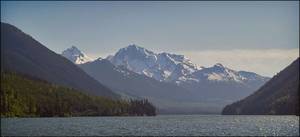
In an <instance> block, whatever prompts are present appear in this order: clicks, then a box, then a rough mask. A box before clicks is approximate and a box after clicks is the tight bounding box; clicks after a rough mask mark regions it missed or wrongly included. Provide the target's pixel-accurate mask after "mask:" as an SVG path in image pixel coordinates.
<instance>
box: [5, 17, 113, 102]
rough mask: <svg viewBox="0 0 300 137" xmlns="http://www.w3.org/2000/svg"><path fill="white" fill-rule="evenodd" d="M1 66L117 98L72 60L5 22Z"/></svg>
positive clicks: (95, 93) (8, 69)
mask: <svg viewBox="0 0 300 137" xmlns="http://www.w3.org/2000/svg"><path fill="white" fill-rule="evenodd" d="M1 70H5V71H13V72H18V73H22V74H27V75H30V76H34V77H37V78H40V79H44V80H47V81H48V82H51V83H55V84H57V85H60V86H64V87H70V88H75V89H77V90H81V91H84V92H86V93H90V94H93V95H100V96H106V97H111V98H119V95H118V94H115V93H114V92H113V91H111V90H110V89H109V88H107V87H105V86H103V85H102V84H101V83H99V82H97V81H96V80H95V79H93V78H91V77H90V76H89V75H87V74H86V73H85V72H84V71H83V70H81V69H80V68H79V67H77V66H76V65H74V64H73V63H72V62H71V61H69V60H67V59H66V58H64V57H62V56H60V55H58V54H56V53H55V52H53V51H51V50H49V49H48V48H47V47H45V46H44V45H42V44H41V43H40V42H38V41H37V40H35V39H34V38H32V37H31V36H30V35H28V34H26V33H24V32H22V31H21V30H19V29H18V28H16V27H15V26H12V25H10V24H7V23H1Z"/></svg>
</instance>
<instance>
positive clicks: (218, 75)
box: [107, 44, 264, 84]
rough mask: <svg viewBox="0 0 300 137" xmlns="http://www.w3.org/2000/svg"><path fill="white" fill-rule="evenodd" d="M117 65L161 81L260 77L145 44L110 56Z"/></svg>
mask: <svg viewBox="0 0 300 137" xmlns="http://www.w3.org/2000/svg"><path fill="white" fill-rule="evenodd" d="M107 59H108V60H110V61H111V63H112V64H114V65H115V66H123V67H125V68H127V69H129V70H131V71H133V72H136V73H138V74H142V75H145V76H148V77H151V78H154V79H156V80H158V81H166V82H175V83H177V84H178V83H181V82H189V81H193V82H199V81H203V80H204V81H231V82H232V81H234V82H239V83H243V82H244V81H249V80H256V79H261V78H264V77H259V75H257V74H256V75H254V74H255V73H250V72H249V73H248V72H242V71H241V72H239V71H235V70H232V69H229V68H227V67H225V66H224V65H222V64H221V63H216V64H215V65H214V66H212V67H208V68H206V67H197V65H195V64H193V63H192V62H191V61H190V60H189V59H188V58H186V57H185V56H184V55H177V54H170V53H166V52H162V53H155V52H153V51H150V50H147V49H145V48H143V47H140V46H137V45H135V44H131V45H129V46H127V47H125V48H122V49H120V50H119V51H118V52H117V53H116V54H115V55H114V56H109V57H107Z"/></svg>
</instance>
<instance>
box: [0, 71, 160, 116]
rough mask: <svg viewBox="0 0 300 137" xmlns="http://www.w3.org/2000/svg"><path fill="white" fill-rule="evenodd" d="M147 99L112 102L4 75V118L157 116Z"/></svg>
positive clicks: (76, 91)
mask: <svg viewBox="0 0 300 137" xmlns="http://www.w3.org/2000/svg"><path fill="white" fill-rule="evenodd" d="M155 114H156V113H155V107H154V106H153V105H152V104H150V103H149V102H148V101H147V100H130V101H125V100H113V99H110V98H106V97H101V96H90V95H88V94H86V93H83V92H81V91H78V90H75V89H72V88H66V87H62V86H58V85H55V84H51V83H48V82H47V81H44V80H41V79H38V78H35V77H32V76H28V75H24V74H17V73H12V72H1V117H36V116H39V117H53V116H127V115H139V116H142V115H148V116H152V115H155Z"/></svg>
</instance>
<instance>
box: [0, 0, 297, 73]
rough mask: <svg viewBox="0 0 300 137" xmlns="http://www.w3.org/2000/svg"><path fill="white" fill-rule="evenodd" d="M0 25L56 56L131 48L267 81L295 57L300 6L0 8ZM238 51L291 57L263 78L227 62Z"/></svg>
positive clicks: (7, 5)
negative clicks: (18, 31) (70, 51)
mask: <svg viewBox="0 0 300 137" xmlns="http://www.w3.org/2000/svg"><path fill="white" fill-rule="evenodd" d="M1 21H2V22H7V23H10V24H13V25H15V26H17V27H18V28H20V29H22V30H23V31H24V32H26V33H28V34H30V35H32V36H33V37H34V38H36V39H37V40H38V41H40V42H41V43H43V44H44V45H45V46H47V47H48V48H50V49H51V50H54V51H55V52H57V53H60V52H61V51H62V50H64V49H66V48H68V47H70V46H71V45H75V46H77V47H78V48H80V49H82V50H83V51H84V52H85V53H87V54H88V55H90V56H92V57H94V58H95V57H98V56H102V57H105V56H107V55H108V54H112V53H114V52H116V51H117V50H118V49H119V48H122V47H125V46H127V45H128V44H131V43H135V44H138V45H140V46H142V47H145V48H147V49H150V50H154V51H157V52H162V51H167V52H173V53H180V54H185V55H187V56H188V57H189V58H191V60H192V61H193V62H195V63H197V64H198V65H202V66H206V65H212V64H214V63H216V62H221V63H223V64H224V65H227V66H229V67H232V68H234V69H238V70H241V69H244V70H250V71H254V72H258V73H260V74H263V75H268V76H272V75H273V74H274V73H276V72H278V71H279V70H281V69H282V68H284V67H285V66H286V65H287V64H289V63H290V62H291V61H292V60H293V59H295V57H298V56H299V54H298V52H297V53H296V51H298V49H299V38H298V37H299V2H298V1H287V2H279V1H276V2H270V1H269V2H259V1H246V2H244V1H236V2H219V1H212V2H205V1H200V2H181V1H175V2H153V1H146V2H117V1H115V2H113V1H104V2H100V1H98V2H97V1H95V2H3V1H1ZM274 49H275V50H274ZM237 50H243V52H246V53H249V54H250V53H252V52H253V51H258V50H261V51H263V50H264V51H269V52H271V51H272V52H274V54H275V51H276V52H278V53H276V58H277V59H282V57H283V56H284V55H285V54H286V53H289V52H290V51H293V53H292V55H287V56H288V59H285V60H284V61H281V62H278V61H277V62H274V61H273V62H270V61H272V60H276V59H275V56H274V57H267V59H269V60H267V59H266V57H264V58H260V59H261V61H262V62H270V63H273V65H274V66H273V68H269V69H268V70H264V71H263V70H262V69H258V68H257V67H259V66H257V65H258V64H257V63H256V64H255V62H247V63H248V64H245V63H244V64H241V63H243V62H245V61H239V62H238V61H237V62H234V59H232V57H231V59H227V60H226V58H228V55H227V54H230V53H231V52H233V51H237ZM224 52H226V55H225V53H224ZM203 53H205V55H206V54H208V53H213V54H211V55H210V56H215V54H218V53H220V54H218V55H220V56H218V57H217V58H220V59H217V58H213V57H209V58H208V59H204V58H202V57H203V56H201V55H202V54H203ZM221 53H222V54H221ZM253 53H254V52H253ZM279 54H280V55H279ZM250 55H251V54H250ZM272 55H273V54H272ZM277 55H278V56H277ZM237 58H240V59H242V60H243V58H245V57H244V55H240V56H237V57H236V59H237ZM270 58H271V59H270ZM284 58H287V57H286V56H285V57H284ZM222 59H223V60H222ZM247 59H248V60H250V59H249V58H247ZM256 62H259V59H258V60H257V61H256ZM251 63H252V64H251ZM262 64H263V65H268V64H265V63H262ZM276 64H277V65H276ZM249 65H250V66H249ZM243 66H245V67H243ZM268 66H270V65H268ZM260 67H263V66H260ZM274 67H275V68H274Z"/></svg>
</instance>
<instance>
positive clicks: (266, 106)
mask: <svg viewBox="0 0 300 137" xmlns="http://www.w3.org/2000/svg"><path fill="white" fill-rule="evenodd" d="M222 114H243V115H262V114H278V115H295V114H297V115H299V58H298V59H297V60H295V61H294V62H293V63H292V64H290V65H289V66H288V67H286V68H285V69H284V70H282V71H281V72H280V73H279V74H277V75H276V76H274V77H273V78H272V79H271V80H270V81H269V82H267V83H266V84H265V85H263V86H262V87H261V88H260V89H259V90H258V91H256V92H255V93H253V94H252V95H250V96H248V97H246V98H245V99H243V100H240V101H238V102H235V103H233V104H231V105H228V106H226V107H225V108H224V109H223V112H222Z"/></svg>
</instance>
